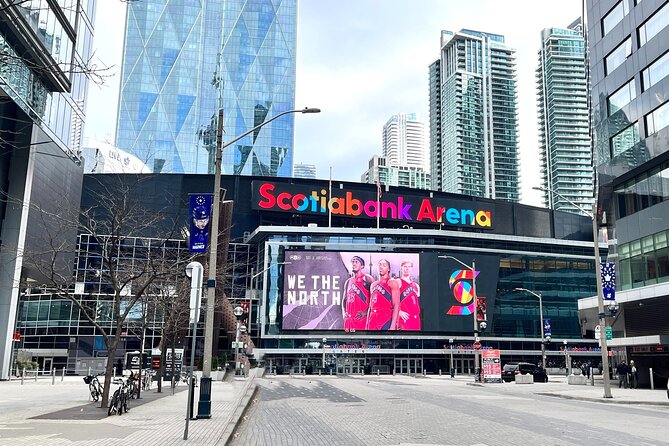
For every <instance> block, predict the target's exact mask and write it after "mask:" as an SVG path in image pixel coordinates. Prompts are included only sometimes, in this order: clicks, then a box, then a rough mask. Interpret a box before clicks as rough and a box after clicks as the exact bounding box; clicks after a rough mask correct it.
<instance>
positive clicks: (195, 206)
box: [189, 194, 212, 252]
mask: <svg viewBox="0 0 669 446" xmlns="http://www.w3.org/2000/svg"><path fill="white" fill-rule="evenodd" d="M211 203H212V194H190V197H189V211H190V212H189V215H190V236H189V240H190V246H189V248H190V252H206V251H207V243H208V240H209V220H210V217H211Z"/></svg>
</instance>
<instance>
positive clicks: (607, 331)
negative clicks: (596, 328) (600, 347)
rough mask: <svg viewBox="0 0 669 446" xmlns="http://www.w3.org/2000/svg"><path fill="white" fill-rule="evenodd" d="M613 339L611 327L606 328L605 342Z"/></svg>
mask: <svg viewBox="0 0 669 446" xmlns="http://www.w3.org/2000/svg"><path fill="white" fill-rule="evenodd" d="M611 339H613V327H606V340H607V341H610V340H611Z"/></svg>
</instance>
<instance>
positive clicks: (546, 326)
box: [544, 319, 553, 337]
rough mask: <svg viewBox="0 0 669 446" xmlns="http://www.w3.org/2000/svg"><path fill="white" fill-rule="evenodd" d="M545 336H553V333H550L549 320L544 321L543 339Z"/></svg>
mask: <svg viewBox="0 0 669 446" xmlns="http://www.w3.org/2000/svg"><path fill="white" fill-rule="evenodd" d="M546 336H553V332H552V331H551V320H550V319H544V337H546Z"/></svg>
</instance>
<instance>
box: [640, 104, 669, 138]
mask: <svg viewBox="0 0 669 446" xmlns="http://www.w3.org/2000/svg"><path fill="white" fill-rule="evenodd" d="M668 125H669V102H665V103H664V104H662V105H661V106H660V107H659V108H656V109H655V110H654V111H652V112H651V113H649V114H647V115H646V136H648V135H652V134H653V133H655V132H657V131H658V130H661V129H663V128H665V127H666V126H668Z"/></svg>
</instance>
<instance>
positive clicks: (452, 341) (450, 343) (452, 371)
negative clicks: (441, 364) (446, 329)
mask: <svg viewBox="0 0 669 446" xmlns="http://www.w3.org/2000/svg"><path fill="white" fill-rule="evenodd" d="M454 342H455V339H453V338H451V339H449V340H448V344H449V345H450V346H451V369H450V370H449V373H450V374H451V378H454V377H455V369H454V368H453V343H454Z"/></svg>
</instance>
